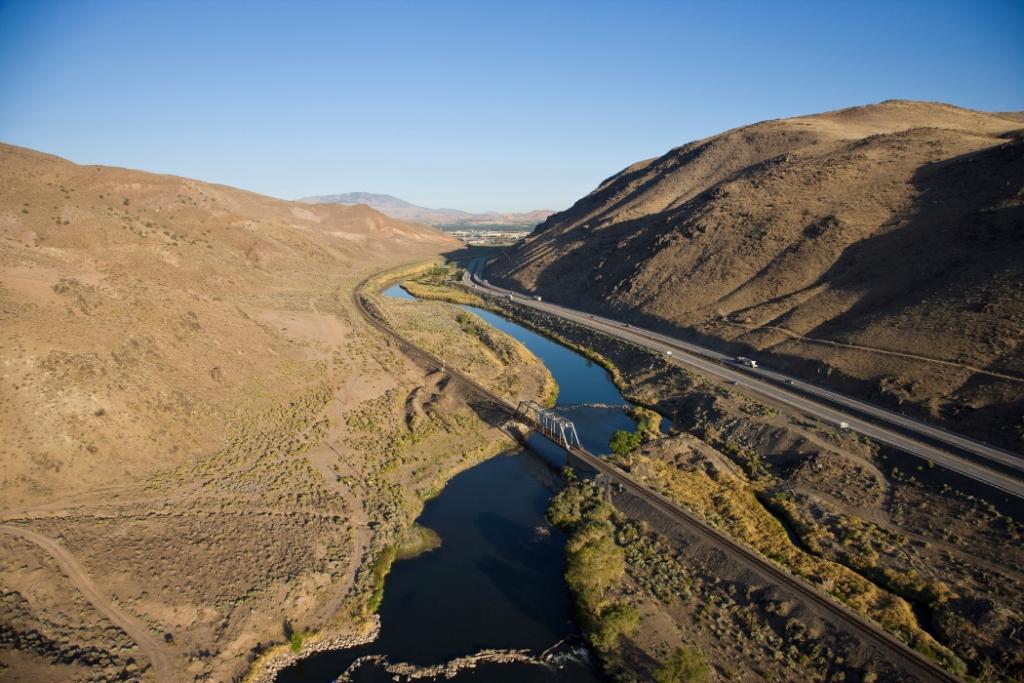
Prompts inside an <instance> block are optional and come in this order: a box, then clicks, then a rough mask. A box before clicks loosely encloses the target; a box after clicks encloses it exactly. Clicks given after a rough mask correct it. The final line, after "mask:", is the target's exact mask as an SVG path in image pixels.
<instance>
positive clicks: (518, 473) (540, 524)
mask: <svg viewBox="0 0 1024 683" xmlns="http://www.w3.org/2000/svg"><path fill="white" fill-rule="evenodd" d="M384 294H386V295H387V296H391V297H395V298H399V299H405V300H413V301H414V300H415V297H413V296H411V295H410V294H409V293H408V292H406V291H405V290H403V289H402V288H401V287H399V286H398V285H394V286H392V287H389V288H388V289H386V290H385V291H384ZM463 308H465V309H466V310H468V311H471V312H472V313H474V314H476V315H478V316H480V317H481V318H483V319H484V320H486V321H487V322H488V323H489V324H491V325H493V326H494V327H496V328H498V329H500V330H502V331H503V332H506V333H507V334H509V335H510V336H512V337H514V338H516V339H518V340H519V341H520V342H522V343H523V345H524V346H526V347H527V348H528V349H530V351H532V352H533V353H534V355H536V356H537V357H538V358H540V359H541V361H543V362H544V364H545V365H546V366H547V367H548V368H549V369H550V370H551V373H552V375H554V377H555V381H556V382H558V386H559V397H558V405H557V406H556V410H557V411H558V412H559V413H560V414H562V415H564V416H565V417H567V418H569V419H570V420H572V421H573V422H574V423H575V425H576V429H577V432H578V434H579V436H580V440H581V441H582V442H583V445H584V447H586V448H587V450H589V451H591V452H592V453H598V454H602V453H607V452H608V439H609V438H610V437H611V435H612V434H613V433H614V432H615V431H616V430H618V429H629V430H632V429H634V428H635V426H636V424H635V422H634V421H633V420H632V418H630V417H629V416H628V415H626V414H625V413H624V412H623V408H624V407H625V406H626V405H627V404H626V402H625V401H624V400H623V398H622V396H621V394H619V390H618V389H617V388H616V387H615V384H614V383H613V382H612V380H611V376H610V375H609V374H608V373H607V371H605V370H604V368H602V367H601V366H599V365H596V364H594V363H593V362H591V361H589V360H587V359H586V358H584V357H583V356H580V355H579V354H577V353H576V352H574V351H572V350H570V349H567V348H565V347H564V346H561V345H559V344H557V343H556V342H553V341H551V340H550V339H547V338H546V337H543V336H541V335H539V334H537V333H535V332H531V331H530V330H528V329H526V328H524V327H523V326H521V325H518V324H516V323H514V322H511V321H509V320H506V319H504V318H502V317H501V316H498V315H496V314H494V313H491V312H490V311H486V310H482V309H478V308H474V307H472V306H464V307H463ZM531 447H532V448H534V449H535V450H537V451H538V452H540V453H542V454H543V455H544V456H546V457H547V460H545V459H544V458H542V457H541V456H538V455H535V454H534V453H532V452H530V451H524V450H518V451H514V452H511V453H505V454H502V455H499V456H496V457H494V458H492V459H490V460H487V461H486V462H484V463H481V464H480V465H477V466H476V467H473V468H472V469H469V470H467V471H465V472H463V473H461V474H459V475H458V476H456V477H454V478H453V479H452V480H451V481H450V482H449V483H448V485H447V486H445V488H444V490H443V491H442V492H441V495H440V496H438V497H437V498H435V499H434V500H432V501H429V502H428V503H427V504H426V506H425V507H424V510H423V514H422V515H420V518H419V519H418V520H417V521H418V522H419V523H420V524H422V525H423V526H426V527H429V528H431V529H433V530H434V531H436V532H437V533H438V535H440V537H441V542H442V545H441V547H440V548H439V549H437V550H435V551H433V552H430V553H427V554H425V555H421V556H420V557H417V558H413V559H411V560H405V561H400V562H396V563H395V565H394V567H393V568H392V570H391V573H390V574H389V575H388V577H387V579H386V581H385V584H384V600H383V602H382V603H381V607H380V617H381V633H380V637H379V638H378V639H377V640H376V641H375V642H373V643H370V644H368V645H365V646H361V647H358V648H352V649H349V650H340V651H334V652H326V653H321V654H319V655H315V656H313V657H311V658H309V659H307V660H304V661H303V662H302V663H301V664H300V665H298V666H295V667H292V668H290V669H287V670H285V671H283V672H282V673H281V674H280V675H279V676H278V679H277V680H278V681H279V682H280V683H292V682H299V681H302V682H305V681H316V682H321V681H333V680H334V679H335V678H336V677H337V676H339V675H340V674H341V673H342V672H343V671H345V670H346V669H347V668H348V667H349V665H350V664H351V663H352V662H354V661H355V660H356V659H358V658H359V657H362V656H364V655H369V654H385V655H387V657H388V659H389V660H390V661H391V662H409V663H412V664H418V665H424V666H429V665H432V664H441V663H444V662H447V661H450V660H452V659H455V658H457V657H460V656H465V655H470V654H473V653H475V652H477V651H479V650H481V649H485V648H498V649H523V648H525V649H528V650H530V652H531V653H533V654H538V653H540V652H543V651H545V650H547V649H548V648H551V647H552V646H554V645H556V644H558V643H560V642H563V643H564V644H563V645H561V646H560V647H559V648H557V651H556V652H557V656H556V663H551V664H544V665H540V664H486V665H481V666H478V667H477V668H475V669H470V670H466V671H463V672H462V673H460V674H459V675H458V676H457V677H456V678H455V679H454V680H456V681H495V682H498V683H500V682H503V681H509V682H513V681H515V682H519V681H522V682H525V683H531V682H537V683H541V682H546V681H569V682H571V683H577V682H578V683H592V682H596V681H600V680H603V679H602V678H601V675H600V673H599V671H598V669H597V666H596V664H595V663H594V662H593V661H592V660H591V659H590V657H589V655H588V654H587V651H586V650H585V648H583V647H582V646H581V645H582V639H581V638H580V633H579V629H578V628H577V626H576V625H575V623H574V622H573V620H572V617H571V602H570V595H569V591H568V588H567V586H566V585H565V581H564V579H563V572H564V561H565V539H564V537H563V536H562V534H561V532H559V531H558V530H557V529H552V528H550V527H548V526H547V524H546V522H545V520H544V512H545V511H546V510H547V506H548V504H549V502H550V500H551V496H552V495H553V494H554V493H555V492H556V490H557V488H558V486H559V482H558V479H557V474H556V471H557V470H556V469H554V468H552V467H551V466H550V464H549V463H554V464H556V465H557V464H558V463H559V462H560V460H559V457H560V456H559V454H560V453H561V451H559V450H558V449H557V448H554V447H553V444H551V443H550V442H546V441H545V440H544V439H542V438H538V439H537V440H536V443H534V441H531ZM561 457H564V454H562V456H561ZM351 677H352V680H354V681H360V682H370V681H382V682H383V681H391V680H392V674H390V673H387V672H386V671H384V670H383V669H382V668H381V667H379V666H377V665H373V664H368V665H364V666H360V667H359V668H358V669H356V670H354V671H353V672H351Z"/></svg>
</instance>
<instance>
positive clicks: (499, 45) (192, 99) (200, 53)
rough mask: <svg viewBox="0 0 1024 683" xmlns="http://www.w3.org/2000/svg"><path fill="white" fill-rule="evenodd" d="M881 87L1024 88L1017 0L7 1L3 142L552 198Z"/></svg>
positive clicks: (298, 178)
mask: <svg viewBox="0 0 1024 683" xmlns="http://www.w3.org/2000/svg"><path fill="white" fill-rule="evenodd" d="M888 98H904V99H923V100H941V101H945V102H950V103H952V104H957V105H961V106H966V107H972V108H977V109H984V110H999V111H1005V110H1022V109H1024V2H1021V1H1019V0H1016V1H1011V2H984V1H981V0H978V1H965V2H943V1H941V0H931V1H929V2H871V1H870V0H860V1H859V2H835V1H833V0H815V1H813V2H784V3H783V2H777V3H776V2H711V1H709V2H706V3H690V2H682V1H677V2H639V1H634V2H614V3H612V2H596V1H594V2H579V3H575V2H558V1H557V0H546V1H544V2H530V1H528V0H517V1H513V2H506V3H498V2H488V1H484V0H480V1H478V2H464V3H463V2H441V1H440V0H438V1H427V0H419V1H415V2H405V3H394V2H364V3H341V2H299V1H297V0H293V1H292V2H260V1H259V0H249V1H248V2H228V1H218V2H213V1H210V2H190V1H188V0H169V1H167V2H156V1H155V0H130V1H129V0H126V1H108V2H91V1H89V0H73V1H68V2H49V1H47V0H0V141H4V142H9V143H13V144H18V145H23V146H26V147H32V148H35V149H39V150H43V151H46V152H51V153H54V154H58V155H61V156H64V157H67V158H69V159H71V160H73V161H76V162H79V163H103V164H111V165H118V166H128V167H133V168H140V169H144V170H148V171H156V172H164V173H174V174H179V175H184V176H189V177H193V178H198V179H201V180H206V181H212V182H221V183H226V184H229V185H234V186H238V187H243V188H246V189H250V190H255V191H257V192H263V193H266V194H270V195H274V196H278V197H284V198H296V197H300V196H305V195H310V194H326V193H334V192H346V191H355V190H365V191H370V192H385V193H390V194H394V195H396V196H398V197H401V198H403V199H406V200H408V201H412V202H415V203H417V204H423V205H426V206H432V207H455V208H461V209H468V210H485V209H494V210H526V209H532V208H552V209H560V208H565V207H567V206H568V205H570V204H571V203H572V202H573V201H575V200H576V199H578V198H579V197H580V196H582V195H583V194H585V193H587V192H589V191H590V190H592V189H593V188H594V187H595V186H596V185H597V183H599V182H600V181H601V180H602V179H604V178H605V177H607V176H609V175H611V174H613V173H615V172H616V171H618V170H619V169H621V168H622V167H624V166H626V165H628V164H631V163H633V162H635V161H638V160H640V159H644V158H647V157H651V156H656V155H659V154H662V153H664V152H666V151H667V150H669V149H670V148H672V147H675V146H678V145H680V144H683V143H685V142H688V141H690V140H693V139H697V138H701V137H704V136H707V135H710V134H713V133H716V132H719V131H721V130H724V129H727V128H731V127H734V126H738V125H741V124H745V123H752V122H754V121H759V120H763V119H768V118H777V117H784V116H792V115H797V114H808V113H814V112H819V111H824V110H829V109H836V108H839V107H844V106H849V105H855V104H864V103H868V102H878V101H881V100H884V99H888Z"/></svg>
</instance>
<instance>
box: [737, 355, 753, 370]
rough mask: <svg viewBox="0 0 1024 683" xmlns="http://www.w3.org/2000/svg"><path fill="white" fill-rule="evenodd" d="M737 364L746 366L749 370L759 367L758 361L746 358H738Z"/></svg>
mask: <svg viewBox="0 0 1024 683" xmlns="http://www.w3.org/2000/svg"><path fill="white" fill-rule="evenodd" d="M736 362H737V363H739V364H740V365H744V366H746V367H748V368H756V367H757V361H756V360H752V359H750V358H745V357H744V356H736Z"/></svg>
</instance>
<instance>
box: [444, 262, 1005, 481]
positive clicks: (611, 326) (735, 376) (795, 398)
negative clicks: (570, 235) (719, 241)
mask: <svg viewBox="0 0 1024 683" xmlns="http://www.w3.org/2000/svg"><path fill="white" fill-rule="evenodd" d="M473 266H474V267H472V268H471V269H467V271H466V273H465V275H464V278H463V284H465V285H466V286H467V287H469V288H471V289H473V290H475V291H477V292H482V293H487V294H491V295H493V296H498V297H508V296H512V297H513V298H514V300H515V301H516V302H517V303H519V304H521V305H524V306H529V307H531V308H535V309H537V310H539V311H543V312H545V313H548V314H550V315H553V316H556V317H559V318H563V319H565V320H570V321H572V322H574V323H577V324H579V325H582V326H584V327H587V328H589V329H592V330H594V331H597V332H601V333H603V334H607V335H609V336H612V337H616V338H618V339H622V340H624V341H628V342H630V343H633V344H636V345H637V346H641V347H644V348H647V349H651V350H654V351H656V352H658V353H661V354H665V357H666V360H668V361H669V362H672V363H675V364H676V365H680V366H682V367H689V368H694V369H697V370H699V371H701V372H703V373H706V374H708V375H712V376H715V377H718V378H720V379H723V380H725V381H727V382H730V383H732V384H735V385H736V386H737V387H742V388H743V389H744V390H745V391H746V392H747V393H752V394H757V395H760V396H761V397H763V398H766V399H769V400H770V401H773V402H776V403H781V404H784V405H787V406H789V407H791V408H795V409H797V410H799V411H801V412H803V413H806V414H808V415H812V416H814V417H817V418H819V419H822V420H825V421H826V422H829V423H831V424H833V425H836V426H837V427H839V426H840V425H845V428H846V429H850V430H853V431H855V432H858V433H860V434H863V435H865V436H868V437H870V438H872V439H874V440H876V441H878V442H880V443H884V444H886V445H888V446H893V447H895V448H898V449H900V450H902V451H904V452H906V453H910V454H911V455H915V456H917V457H919V458H923V459H925V460H928V461H930V462H933V463H935V464H936V465H940V466H942V467H944V468H946V469H947V470H950V471H952V472H956V473H958V474H961V475H963V476H965V477H969V478H970V479H973V480H975V481H979V482H982V483H984V484H987V485H989V486H991V487H993V488H995V489H998V490H999V491H1002V492H1003V493H1007V494H1009V495H1012V496H1014V497H1016V498H1020V499H1024V458H1022V457H1021V456H1020V455H1017V454H1015V453H1011V452H1010V451H1006V450H1003V449H1000V448H996V447H994V446H990V445H988V444H984V443H981V442H979V441H975V440H974V439H970V438H967V437H965V436H962V435H959V434H955V433H953V432H950V431H947V430H944V429H940V428H938V427H935V426H932V425H928V424H925V423H923V422H920V421H918V420H914V419H912V418H909V417H906V416H904V415H900V414H898V413H894V412H892V411H890V410H886V409H884V408H880V407H878V406H873V405H871V404H869V403H865V402H863V401H860V400H857V399H854V398H851V397H849V396H845V395H844V394H841V393H838V392H835V391H831V390H829V389H826V388H824V387H821V386H818V385H815V384H810V383H808V382H804V381H801V380H799V379H796V378H791V377H788V376H786V375H784V374H782V373H780V372H776V371H773V370H770V369H767V368H762V367H758V368H748V367H744V366H743V365H741V364H739V363H738V362H736V360H735V358H733V357H732V356H727V355H725V354H722V353H720V352H718V351H715V350H713V349H708V348H705V347H702V346H699V345H697V344H693V343H691V342H687V341H683V340H680V339H676V338H674V337H669V336H667V335H664V334H660V333H657V332H653V331H651V330H646V329H643V328H639V327H636V326H632V325H627V324H624V323H621V322H618V321H615V320H610V319H608V318H604V317H601V316H595V315H590V314H587V313H583V312H580V311H577V310H574V309H571V308H568V307H565V306H560V305H557V304H552V303H550V302H546V301H537V300H535V299H533V298H532V297H530V296H528V295H525V294H522V293H518V292H513V291H510V290H507V289H503V288H501V287H497V286H495V285H492V284H490V283H488V282H487V281H486V280H485V279H483V278H482V277H481V275H480V272H479V271H480V266H479V261H477V262H475V263H474V264H473ZM471 271H475V272H471ZM669 351H670V352H671V355H668V353H666V352H669ZM936 444H944V445H946V446H952V447H954V448H956V449H960V450H961V451H963V452H965V453H969V454H970V455H971V456H973V458H976V459H977V460H975V459H973V458H968V457H964V456H962V455H959V454H957V453H956V452H952V451H950V450H947V449H945V448H942V447H940V446H938V445H936ZM982 463H997V464H998V465H1000V466H1002V467H1004V468H1006V469H1008V470H1010V471H1011V472H1013V474H1010V473H1008V472H1004V471H999V470H994V469H992V468H990V467H987V466H986V465H985V464H982Z"/></svg>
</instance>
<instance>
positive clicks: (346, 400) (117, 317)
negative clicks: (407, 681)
mask: <svg viewBox="0 0 1024 683" xmlns="http://www.w3.org/2000/svg"><path fill="white" fill-rule="evenodd" d="M459 246H460V243H459V242H457V241H456V240H454V239H452V238H449V237H447V236H445V235H443V234H442V233H439V232H437V231H434V230H432V229H430V228H425V227H422V226H418V225H412V224H408V223H404V222H402V221H398V220H395V219H392V218H388V217H386V216H384V215H382V214H380V213H377V212H376V211H374V210H372V209H370V208H367V207H365V206H359V207H342V206H311V205H306V204H298V203H293V202H286V201H280V200H276V199H271V198H268V197H263V196H259V195H255V194H252V193H248V192H243V191H240V190H236V189H232V188H228V187H223V186H217V185H210V184H206V183H201V182H197V181H193V180H188V179H185V178H177V177H170V176H161V175H152V174H147V173H142V172H138V171H131V170H125V169H118V168H109V167H101V166H78V165H75V164H72V163H69V162H67V161H65V160H62V159H59V158H57V157H53V156H49V155H45V154H40V153H37V152H33V151H29V150H26V149H22V148H18V147H12V146H7V145H2V146H0V434H3V439H2V440H0V490H2V491H3V493H2V495H0V670H2V671H3V672H4V673H3V675H2V676H0V677H2V678H4V680H12V681H33V680H99V679H102V680H154V678H155V679H156V680H173V681H188V680H238V679H239V678H240V677H241V675H243V674H244V672H245V670H246V668H247V666H248V664H249V662H250V661H251V660H252V659H253V658H254V657H256V656H257V655H258V654H259V653H260V652H261V651H263V650H264V649H265V648H266V647H267V646H268V644H272V643H274V642H281V641H282V640H285V639H286V638H287V635H284V634H283V633H282V623H283V622H284V623H285V624H287V625H289V626H288V627H287V628H288V629H291V628H292V626H290V625H291V624H294V628H295V629H299V630H308V629H316V630H321V629H326V630H328V631H329V632H330V630H331V629H332V628H335V629H341V630H342V631H343V630H344V629H346V628H351V627H352V625H353V624H354V623H359V622H360V621H361V620H362V619H363V617H364V616H365V614H364V612H363V610H364V605H365V604H367V600H368V599H369V596H371V595H372V593H373V591H374V588H375V586H374V580H375V579H374V574H373V572H369V571H364V569H365V564H366V563H367V562H369V561H371V560H373V558H374V557H376V556H377V555H378V554H379V553H380V552H381V549H382V548H383V547H385V546H386V545H387V544H388V543H390V542H391V541H392V540H393V538H394V537H395V535H396V534H397V533H398V530H399V529H400V528H401V527H402V525H403V524H404V523H406V521H407V515H408V514H412V512H413V511H414V510H415V509H416V508H415V506H416V505H418V504H419V503H418V498H417V496H418V491H419V490H420V489H421V488H429V487H433V486H435V485H436V481H435V479H438V478H441V479H443V478H444V477H447V476H450V474H449V473H448V472H447V469H448V468H450V467H451V466H452V462H453V460H454V459H458V458H462V457H463V454H465V453H468V452H473V449H478V448H481V444H483V443H485V442H486V441H487V440H488V439H495V438H497V437H495V436H494V435H488V434H487V433H485V432H484V428H483V427H482V426H481V423H480V421H479V420H478V419H477V418H476V417H475V415H474V414H473V413H472V412H471V411H470V410H469V409H468V408H466V407H465V405H464V404H463V403H462V402H461V400H460V399H459V397H458V396H457V395H456V394H453V393H452V392H451V391H449V390H446V389H442V388H438V389H436V390H435V391H433V392H432V394H431V395H434V394H436V396H435V398H436V399H437V401H438V402H443V403H444V405H445V406H448V407H449V408H450V409H451V410H454V411H460V412H459V414H458V415H456V417H458V418H459V424H462V425H468V427H466V429H465V430H464V431H466V432H467V433H461V432H459V431H458V430H457V429H455V428H452V429H451V430H450V432H451V433H447V432H444V431H443V430H439V429H438V430H435V432H436V433H431V434H428V435H426V436H423V437H422V438H420V439H418V440H417V441H416V449H417V450H416V451H415V452H407V445H408V443H412V442H413V441H412V439H410V438H409V437H408V435H407V434H404V433H402V432H401V430H399V431H393V429H392V427H393V425H400V426H401V425H404V424H405V422H404V421H403V417H404V410H405V405H406V398H407V397H408V396H410V395H415V394H416V391H417V389H416V388H417V386H418V385H420V384H422V383H423V382H424V378H423V376H422V372H421V371H420V370H419V369H418V368H415V367H414V366H411V365H410V364H409V363H408V362H407V361H406V360H404V358H403V357H402V356H401V355H400V354H398V353H396V352H395V351H394V350H393V349H391V348H389V347H388V345H387V344H385V343H383V341H382V340H381V338H380V337H379V336H378V335H377V334H376V333H375V332H373V331H372V328H370V327H369V326H368V325H366V324H365V323H364V322H363V320H362V318H361V317H360V316H359V315H358V313H357V312H356V311H355V310H354V306H353V304H352V300H351V292H352V289H353V287H354V286H355V285H356V283H357V282H359V281H360V280H361V279H362V278H363V277H365V276H367V275H369V274H371V273H373V272H375V271H377V270H380V269H382V268H385V267H388V266H391V265H399V264H402V263H407V262H411V261H416V260H422V259H426V258H430V257H432V256H434V255H436V254H438V253H440V252H444V251H448V250H451V249H457V248H459ZM442 399H443V401H442ZM353 415H355V416H357V418H358V419H356V418H355V417H352V416H353ZM454 422H455V421H454V419H453V424H454ZM349 425H355V427H352V428H351V429H347V428H348V426H349ZM364 429H365V431H363V430H364ZM472 430H475V431H472ZM471 431H472V433H468V432H471ZM403 439H404V441H403ZM455 444H458V447H456V445H455ZM335 633H337V630H336V631H335Z"/></svg>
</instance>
